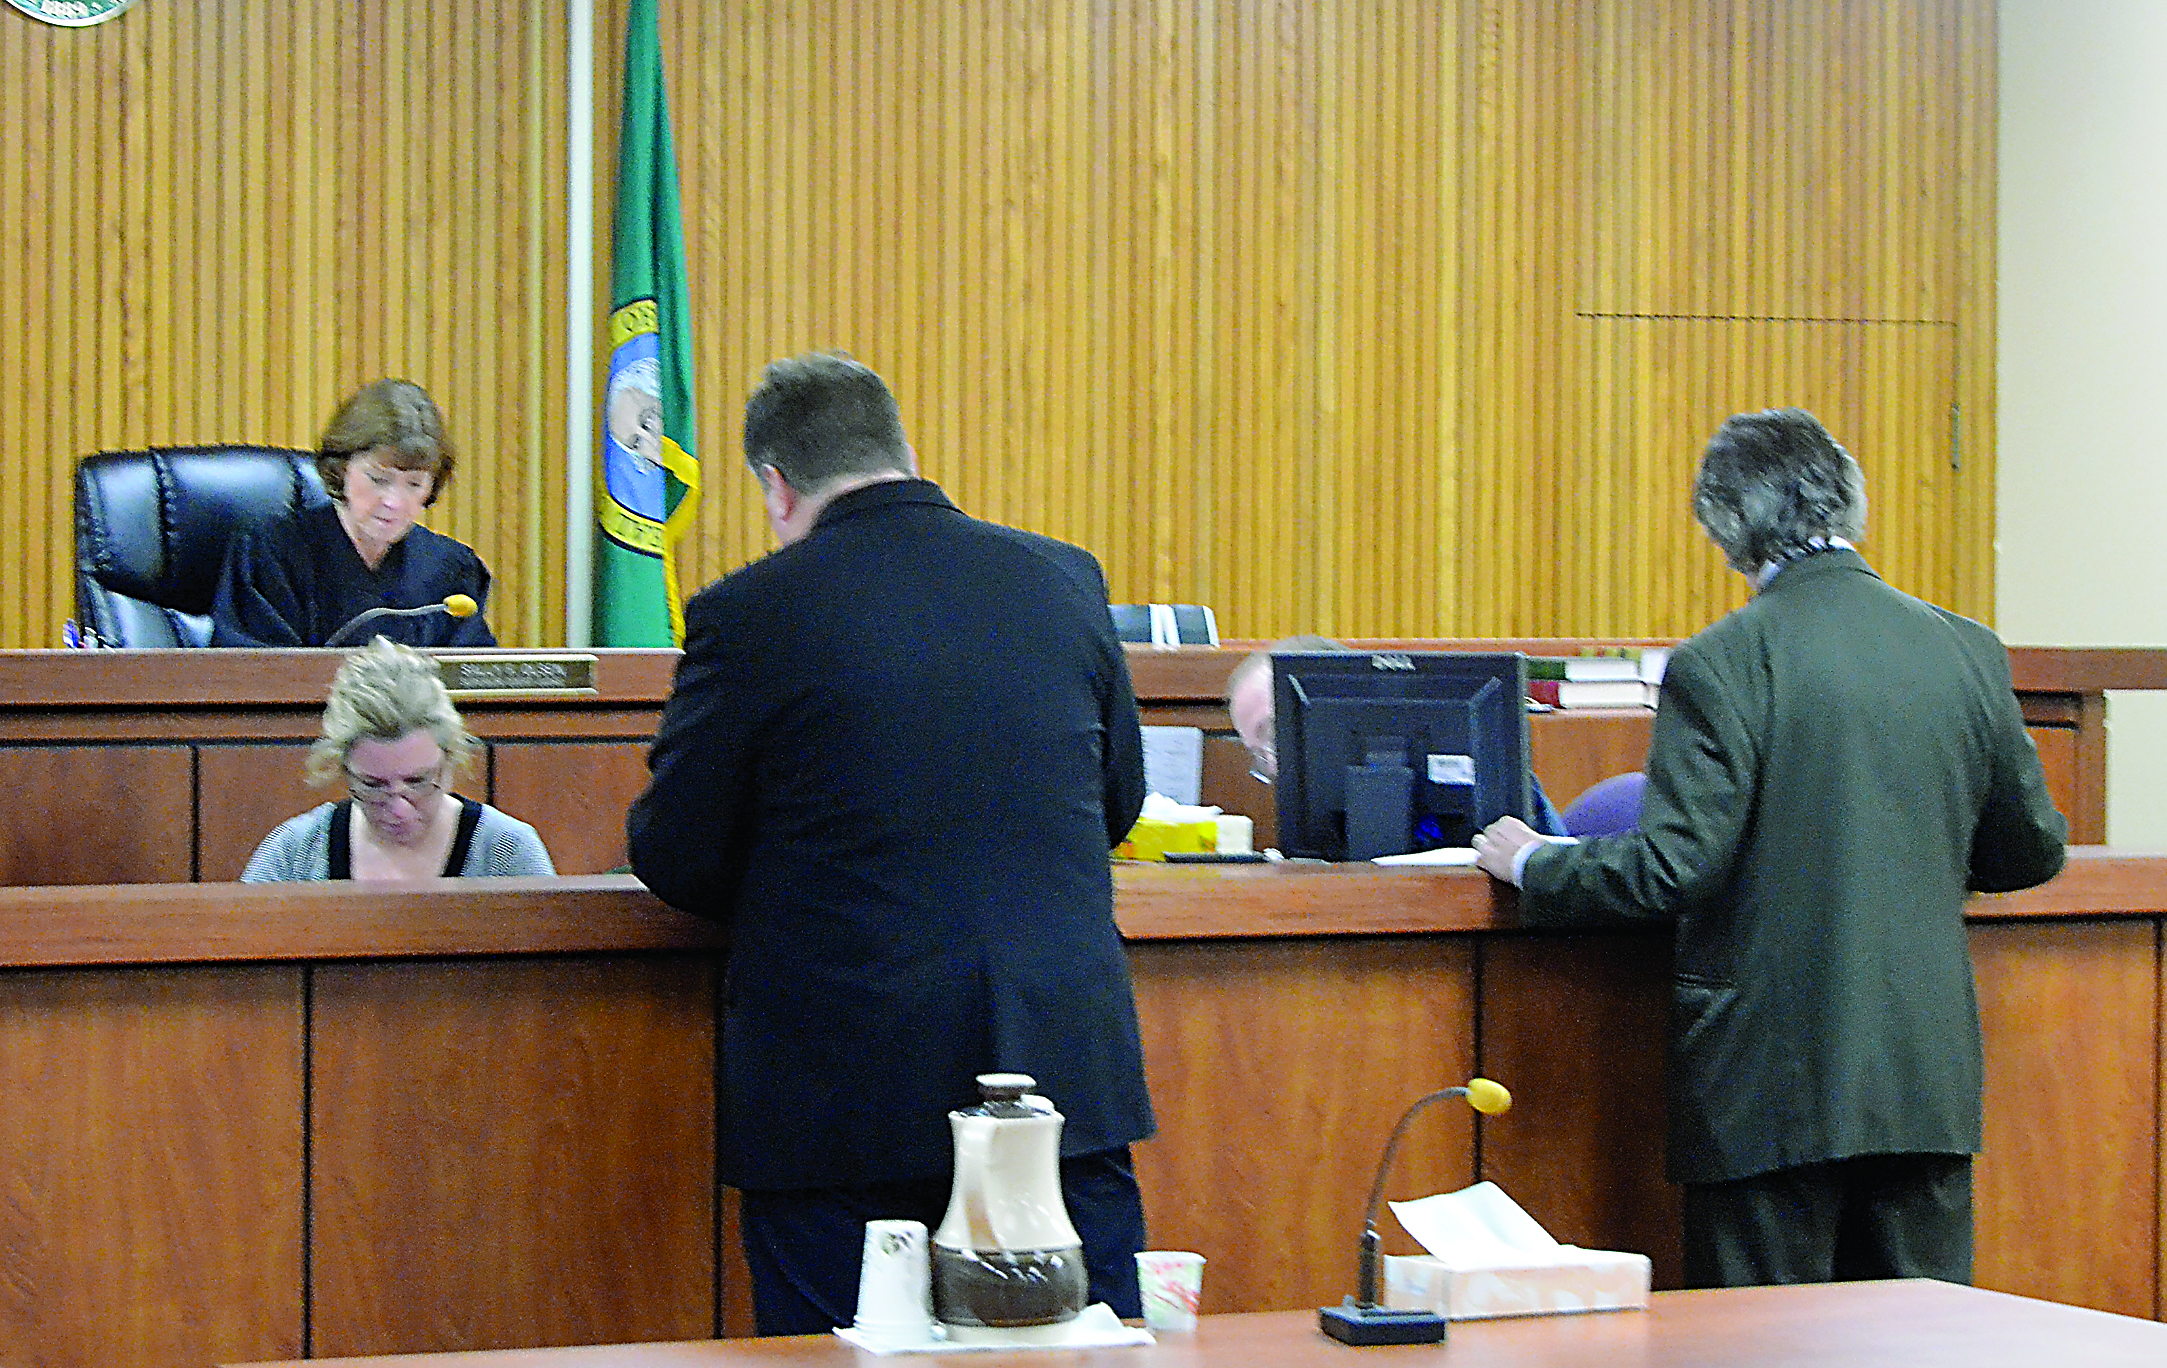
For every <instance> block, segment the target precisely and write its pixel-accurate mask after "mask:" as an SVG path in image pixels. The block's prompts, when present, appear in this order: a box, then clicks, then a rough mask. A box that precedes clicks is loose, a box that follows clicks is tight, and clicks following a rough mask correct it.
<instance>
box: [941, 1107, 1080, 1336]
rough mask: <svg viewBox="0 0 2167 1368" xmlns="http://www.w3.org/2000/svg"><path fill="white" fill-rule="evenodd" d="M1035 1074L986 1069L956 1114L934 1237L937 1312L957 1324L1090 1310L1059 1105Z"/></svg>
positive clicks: (1048, 1321) (1060, 1316)
mask: <svg viewBox="0 0 2167 1368" xmlns="http://www.w3.org/2000/svg"><path fill="white" fill-rule="evenodd" d="M1036 1086H1037V1083H1036V1082H1035V1080H1033V1079H1032V1078H1031V1077H1030V1076H1029V1075H1027V1074H980V1075H979V1076H978V1090H979V1093H980V1094H981V1095H982V1097H983V1100H982V1101H981V1102H980V1103H979V1104H978V1105H977V1106H975V1107H971V1108H968V1109H966V1110H964V1111H953V1112H950V1113H948V1126H949V1130H950V1132H951V1133H952V1135H953V1138H954V1140H955V1153H956V1176H955V1186H954V1187H953V1188H952V1189H950V1191H949V1194H948V1213H947V1216H946V1218H945V1219H943V1220H942V1221H941V1227H940V1230H939V1231H938V1232H937V1233H936V1234H935V1235H934V1237H933V1314H934V1315H936V1316H938V1317H939V1318H940V1319H941V1320H942V1321H943V1322H945V1323H947V1324H949V1325H962V1326H979V1325H988V1326H1024V1325H1054V1324H1058V1323H1059V1322H1061V1321H1066V1320H1073V1319H1074V1318H1075V1316H1076V1314H1077V1313H1078V1312H1079V1311H1082V1310H1083V1308H1084V1296H1085V1293H1086V1290H1087V1287H1088V1281H1089V1280H1088V1279H1087V1278H1086V1276H1085V1273H1084V1261H1083V1242H1082V1241H1081V1240H1080V1239H1078V1238H1077V1235H1076V1227H1075V1226H1074V1225H1072V1224H1070V1222H1069V1219H1068V1208H1067V1207H1066V1206H1065V1205H1063V1203H1062V1201H1061V1113H1059V1112H1057V1111H1055V1110H1054V1109H1053V1104H1052V1103H1051V1102H1048V1101H1047V1100H1046V1099H1045V1098H1043V1097H1036V1096H1033V1095H1032V1093H1031V1089H1032V1088H1034V1087H1036Z"/></svg>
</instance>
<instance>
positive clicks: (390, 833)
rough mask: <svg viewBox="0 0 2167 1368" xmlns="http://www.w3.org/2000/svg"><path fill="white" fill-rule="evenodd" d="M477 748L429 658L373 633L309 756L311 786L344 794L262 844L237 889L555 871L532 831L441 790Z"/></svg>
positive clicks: (339, 683) (338, 688) (339, 684)
mask: <svg viewBox="0 0 2167 1368" xmlns="http://www.w3.org/2000/svg"><path fill="white" fill-rule="evenodd" d="M479 745H480V743H479V742H477V741H475V739H474V738H473V736H472V735H471V734H469V733H468V731H467V729H466V724H465V723H464V722H462V721H460V719H459V713H458V710H457V709H455V708H453V707H452V703H451V695H450V694H448V693H446V692H445V691H444V685H443V682H442V681H441V680H439V679H438V678H437V672H436V664H435V662H433V661H431V660H430V659H429V657H427V656H425V655H423V654H422V653H421V652H419V651H416V650H413V649H411V648H409V647H405V646H399V645H395V644H394V643H392V642H390V641H387V640H385V639H384V638H382V637H378V638H377V639H376V640H375V641H373V642H371V643H370V644H369V646H368V647H367V648H366V649H365V650H361V651H357V652H355V654H354V655H353V656H352V658H350V659H349V660H348V661H347V662H346V664H345V666H344V667H343V668H341V669H340V670H339V673H338V678H337V679H336V680H334V681H333V682H332V685H331V701H330V702H329V703H327V704H326V705H325V706H324V720H323V736H322V738H321V739H320V740H318V741H317V742H316V744H315V745H314V746H312V747H310V749H309V758H308V770H307V772H308V777H309V782H310V783H311V784H313V785H316V786H317V787H329V786H331V785H333V784H337V783H340V782H343V783H344V784H345V785H346V792H347V795H348V796H347V798H346V799H345V800H344V801H342V802H334V803H324V804H322V805H320V806H318V807H316V808H313V809H311V810H310V811H308V812H304V813H302V814H301V815H300V816H298V817H295V818H293V819H291V820H290V821H287V822H285V823H283V824H282V825H281V826H280V827H279V828H278V829H277V830H276V831H273V832H272V833H271V834H270V835H269V836H267V837H265V838H264V842H263V844H262V845H260V846H258V847H257V848H256V853H255V854H254V855H252V856H250V857H249V861H248V868H247V869H245V870H243V871H242V873H241V882H243V883H281V882H295V881H304V880H318V879H359V880H363V881H376V882H385V881H391V880H399V879H427V878H434V877H437V876H439V875H442V876H446V877H450V876H458V875H464V876H467V877H470V878H471V877H489V876H501V875H512V874H554V873H556V872H557V871H556V869H555V867H554V866H552V865H551V864H550V861H549V852H548V851H547V850H546V849H544V848H543V846H542V838H541V837H540V836H538V835H537V834H535V830H534V828H533V827H531V826H528V825H527V824H526V823H525V822H522V821H519V820H517V819H516V818H512V817H507V816H505V815H504V814H503V813H501V812H499V811H497V810H496V809H495V808H493V807H490V806H489V805H488V804H486V803H477V802H475V801H474V800H473V799H471V798H461V797H460V796H459V795H457V794H455V793H453V792H451V790H450V784H451V782H452V779H453V777H454V776H455V775H456V774H457V773H458V770H459V768H460V766H461V765H462V764H464V763H465V762H466V760H467V759H468V758H469V757H470V756H472V755H473V753H474V752H475V751H476V750H477V749H478V748H479Z"/></svg>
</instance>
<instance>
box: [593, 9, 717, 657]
mask: <svg viewBox="0 0 2167 1368" xmlns="http://www.w3.org/2000/svg"><path fill="white" fill-rule="evenodd" d="M615 237H616V243H615V259H614V261H613V262H612V265H611V269H610V316H609V344H610V359H609V397H608V398H607V400H605V401H604V404H603V409H602V489H601V491H600V492H601V498H599V499H597V500H596V501H595V518H596V520H597V521H598V522H599V523H600V525H601V532H602V536H601V538H600V539H599V541H598V542H597V545H596V552H595V585H594V639H595V644H596V645H598V646H675V645H679V644H681V643H682V642H683V640H684V635H685V605H684V598H683V596H682V595H681V594H680V592H679V589H678V583H677V543H678V542H679V541H680V540H681V539H682V538H683V537H684V535H685V529H686V528H687V527H689V526H690V525H691V522H692V514H693V509H694V508H695V507H696V506H697V505H698V503H699V497H700V463H699V461H698V459H697V458H696V457H695V456H694V454H693V449H694V445H695V444H694V440H693V423H692V331H691V319H690V317H689V315H690V304H689V302H688V295H687V291H686V288H685V230H684V223H683V219H682V216H681V213H680V210H679V207H678V197H677V153H676V151H675V150H674V148H673V147H672V146H671V142H670V102H669V97H668V95H667V94H666V93H665V91H664V89H663V84H662V38H661V34H660V32H659V29H658V26H657V23H656V19H655V0H631V4H630V5H629V7H628V10H627V13H626V16H625V90H624V123H623V126H622V127H621V128H620V129H619V131H618V134H617V216H616V234H615Z"/></svg>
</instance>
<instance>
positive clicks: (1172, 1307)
mask: <svg viewBox="0 0 2167 1368" xmlns="http://www.w3.org/2000/svg"><path fill="white" fill-rule="evenodd" d="M1136 1281H1137V1284H1138V1285H1139V1286H1140V1287H1141V1288H1142V1290H1143V1294H1144V1325H1145V1326H1146V1327H1147V1328H1148V1329H1152V1330H1194V1329H1196V1303H1197V1299H1198V1298H1199V1297H1201V1296H1202V1295H1203V1293H1204V1256H1203V1255H1201V1254H1188V1253H1184V1252H1182V1251H1181V1250H1176V1249H1147V1250H1145V1251H1144V1252H1143V1253H1141V1254H1138V1255H1137V1256H1136Z"/></svg>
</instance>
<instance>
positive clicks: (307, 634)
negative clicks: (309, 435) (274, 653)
mask: <svg viewBox="0 0 2167 1368" xmlns="http://www.w3.org/2000/svg"><path fill="white" fill-rule="evenodd" d="M450 594H465V595H467V596H468V597H470V598H472V599H473V600H474V602H475V603H476V604H479V605H481V606H482V607H487V606H488V599H489V570H488V567H486V566H484V565H483V564H482V561H481V557H479V556H477V555H475V554H474V552H473V550H472V549H471V548H469V547H468V546H466V545H465V544H464V543H463V542H456V541H453V540H452V539H451V538H450V537H446V536H443V535H442V534H440V533H436V532H431V531H430V530H429V529H428V528H426V527H418V526H417V527H415V528H414V529H412V530H411V531H409V532H408V533H407V534H406V535H405V536H404V537H401V538H400V539H399V540H398V541H396V542H394V543H392V545H391V547H390V549H388V550H387V551H385V552H384V558H383V559H382V560H381V561H379V562H377V565H376V568H375V569H373V570H372V569H370V568H369V566H368V564H367V563H366V562H365V561H363V560H362V559H361V553H360V552H358V551H356V550H355V549H354V544H353V542H352V540H350V539H349V538H348V537H347V535H346V529H345V528H344V527H342V526H340V524H339V517H338V510H337V509H336V508H335V507H333V506H332V505H331V504H328V503H322V504H313V505H305V506H303V507H301V508H296V509H292V510H290V511H288V512H284V513H277V514H273V515H272V516H270V517H268V518H265V519H263V520H261V521H259V522H257V523H255V524H253V525H252V526H249V527H246V528H243V529H242V530H241V531H239V532H237V533H235V534H234V538H233V540H232V542H231V543H229V544H228V545H227V547H226V565H225V570H224V571H223V573H221V574H220V576H219V579H218V597H217V599H216V600H215V601H214V602H213V604H212V605H211V644H212V645H213V646H321V645H324V644H325V643H326V642H327V641H329V640H330V638H331V636H332V634H333V633H335V632H337V631H338V630H339V628H340V627H342V626H344V625H345V624H346V623H348V622H350V621H352V620H353V619H354V617H355V616H356V615H358V614H360V613H363V612H366V611H367V610H369V609H371V608H420V607H422V606H424V605H427V604H431V603H441V602H443V601H444V598H445V597H446V596H447V595H450ZM363 636H364V638H366V637H374V636H385V637H389V638H391V639H392V640H393V641H396V642H399V643H401V644H403V645H407V646H419V647H431V646H494V645H496V644H497V639H496V637H495V636H494V635H493V634H492V633H491V632H490V630H489V624H488V622H487V621H486V620H485V619H484V617H483V615H482V613H480V612H478V611H477V612H476V613H475V614H474V615H473V616H472V617H467V618H455V617H453V616H451V615H450V614H449V613H429V614H425V615H419V616H415V617H383V618H378V619H376V620H375V621H374V622H371V623H370V624H369V625H368V627H367V628H366V629H365V630H364V632H363ZM343 644H355V643H343Z"/></svg>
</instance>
